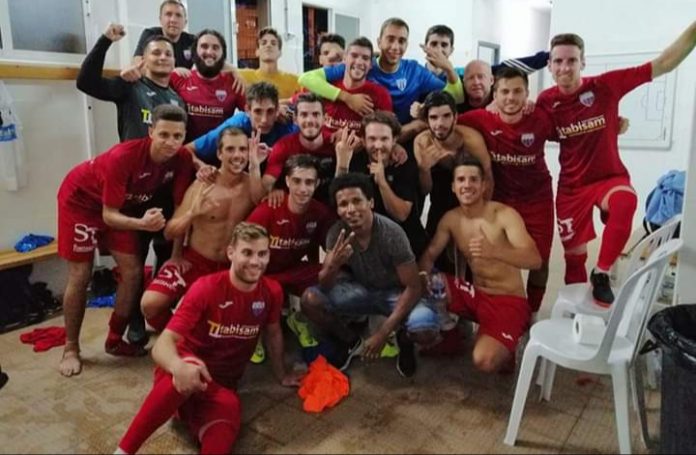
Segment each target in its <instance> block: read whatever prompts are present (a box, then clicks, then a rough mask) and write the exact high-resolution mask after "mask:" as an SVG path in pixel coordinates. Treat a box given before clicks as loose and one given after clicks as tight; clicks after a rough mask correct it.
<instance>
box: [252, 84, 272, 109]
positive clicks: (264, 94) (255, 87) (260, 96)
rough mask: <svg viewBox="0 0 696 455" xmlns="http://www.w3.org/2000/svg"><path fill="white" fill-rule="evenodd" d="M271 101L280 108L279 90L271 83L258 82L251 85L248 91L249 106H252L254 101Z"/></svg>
mask: <svg viewBox="0 0 696 455" xmlns="http://www.w3.org/2000/svg"><path fill="white" fill-rule="evenodd" d="M261 100H271V101H272V102H273V104H274V105H275V106H276V107H278V89H277V88H276V86H275V85H273V84H271V83H269V82H257V83H255V84H251V85H250V86H249V88H247V91H246V102H247V106H251V102H252V101H258V102H261Z"/></svg>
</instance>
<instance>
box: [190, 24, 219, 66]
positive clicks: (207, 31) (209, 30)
mask: <svg viewBox="0 0 696 455" xmlns="http://www.w3.org/2000/svg"><path fill="white" fill-rule="evenodd" d="M205 35H212V36H214V37H215V38H217V39H218V41H220V46H221V47H222V60H225V59H226V58H227V41H225V37H224V36H222V33H220V32H218V31H217V30H214V29H212V28H204V29H203V30H201V31H200V32H198V33H197V34H196V36H195V37H194V38H193V43H191V55H196V51H197V49H198V40H199V39H200V38H201V37H202V36H205Z"/></svg>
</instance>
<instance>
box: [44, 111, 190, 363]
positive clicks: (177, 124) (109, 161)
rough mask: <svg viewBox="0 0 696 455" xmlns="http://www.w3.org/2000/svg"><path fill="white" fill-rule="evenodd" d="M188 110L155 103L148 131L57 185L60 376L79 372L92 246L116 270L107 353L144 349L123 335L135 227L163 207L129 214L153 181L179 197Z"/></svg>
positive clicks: (133, 295)
mask: <svg viewBox="0 0 696 455" xmlns="http://www.w3.org/2000/svg"><path fill="white" fill-rule="evenodd" d="M185 134H186V113H185V112H184V111H183V109H181V108H179V107H176V106H172V105H161V106H158V107H156V108H155V109H154V111H153V114H152V126H151V127H150V132H149V135H148V137H146V138H143V139H138V140H133V141H127V142H124V143H121V144H117V145H115V146H114V147H112V148H111V149H109V150H108V151H106V152H105V153H103V154H101V155H99V156H98V157H97V158H95V159H93V160H90V161H86V162H84V163H82V164H79V165H78V166H77V167H75V168H73V170H71V171H70V173H69V174H68V175H67V176H66V177H65V179H64V180H63V183H62V185H61V187H60V189H59V190H58V254H59V255H60V256H61V257H62V258H64V259H66V260H67V261H68V268H69V274H68V281H67V284H66V288H65V294H64V297H63V308H64V313H65V329H66V334H67V343H66V345H65V350H64V352H63V358H62V360H61V362H60V367H59V368H60V372H61V374H63V375H64V376H72V375H76V374H79V373H80V371H81V369H82V360H81V359H80V344H79V336H80V327H81V325H82V319H83V317H84V312H85V305H86V298H87V296H86V294H87V286H88V284H89V281H90V277H91V274H92V260H93V256H94V249H95V248H96V246H97V244H99V246H100V249H103V250H102V251H107V250H108V251H110V252H111V254H112V255H113V257H114V259H115V261H116V264H118V266H119V269H120V270H121V282H120V283H119V285H118V289H117V292H116V304H115V306H114V312H113V313H112V315H111V319H110V321H109V335H108V336H107V339H106V343H105V348H106V352H108V353H109V354H113V355H126V356H133V355H143V354H144V353H145V351H144V350H143V349H142V347H140V346H135V345H132V344H128V343H126V342H125V341H123V339H122V337H123V333H124V331H125V329H126V326H127V324H128V317H129V315H130V314H131V311H132V310H133V309H134V307H135V303H136V301H137V298H138V296H139V293H140V292H141V286H142V277H143V266H142V258H140V257H139V256H140V255H139V244H138V236H137V234H136V232H137V231H150V232H155V231H159V230H161V229H162V228H163V227H164V224H165V218H164V216H163V215H162V209H161V208H156V207H154V208H150V209H148V210H147V211H146V212H145V214H144V215H142V216H141V217H138V216H134V215H133V213H134V212H137V211H138V210H142V209H141V208H140V206H142V205H143V204H145V203H147V202H148V201H149V200H150V199H152V197H153V195H154V194H155V192H156V191H157V190H158V188H160V187H162V186H163V185H165V184H168V183H170V184H173V188H174V199H175V200H176V201H181V198H182V197H183V194H184V191H185V190H186V187H187V186H188V183H189V178H190V175H191V172H192V169H193V168H192V165H191V157H190V154H189V153H188V152H187V151H186V150H185V149H184V148H182V147H181V146H182V144H183V141H184V135H185Z"/></svg>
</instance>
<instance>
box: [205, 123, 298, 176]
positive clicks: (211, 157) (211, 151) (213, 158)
mask: <svg viewBox="0 0 696 455" xmlns="http://www.w3.org/2000/svg"><path fill="white" fill-rule="evenodd" d="M227 127H234V128H239V129H240V130H242V131H244V134H246V135H247V136H251V131H252V130H251V119H250V118H249V114H247V113H246V112H237V113H236V114H234V115H233V116H232V117H230V118H228V119H227V120H225V121H224V122H222V123H221V124H220V126H218V127H217V128H215V129H214V130H210V131H208V132H207V133H206V134H204V135H203V136H201V137H199V138H198V139H196V140H195V141H193V144H194V145H195V146H196V156H198V158H200V159H201V160H203V161H205V162H206V163H209V164H214V163H216V162H217V140H218V136H219V135H220V132H221V131H222V130H224V129H225V128H227ZM297 131H299V129H298V128H297V125H295V124H294V123H280V122H276V123H275V124H274V125H273V128H271V131H270V132H269V133H268V134H262V135H261V142H263V143H264V144H266V145H268V146H269V147H272V146H273V144H275V143H276V142H277V141H278V140H279V139H280V138H281V137H283V136H286V135H288V134H292V133H295V132H297Z"/></svg>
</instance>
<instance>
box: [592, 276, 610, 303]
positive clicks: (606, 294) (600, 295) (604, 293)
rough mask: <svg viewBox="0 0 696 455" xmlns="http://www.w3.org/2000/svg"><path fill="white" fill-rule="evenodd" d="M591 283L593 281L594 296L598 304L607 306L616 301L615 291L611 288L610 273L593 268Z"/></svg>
mask: <svg viewBox="0 0 696 455" xmlns="http://www.w3.org/2000/svg"><path fill="white" fill-rule="evenodd" d="M590 283H592V297H594V299H595V301H596V303H597V304H598V305H600V306H603V307H605V308H606V307H609V306H611V304H612V303H614V291H612V290H611V285H610V284H609V275H608V274H606V273H603V272H595V271H594V270H593V271H592V273H590Z"/></svg>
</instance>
